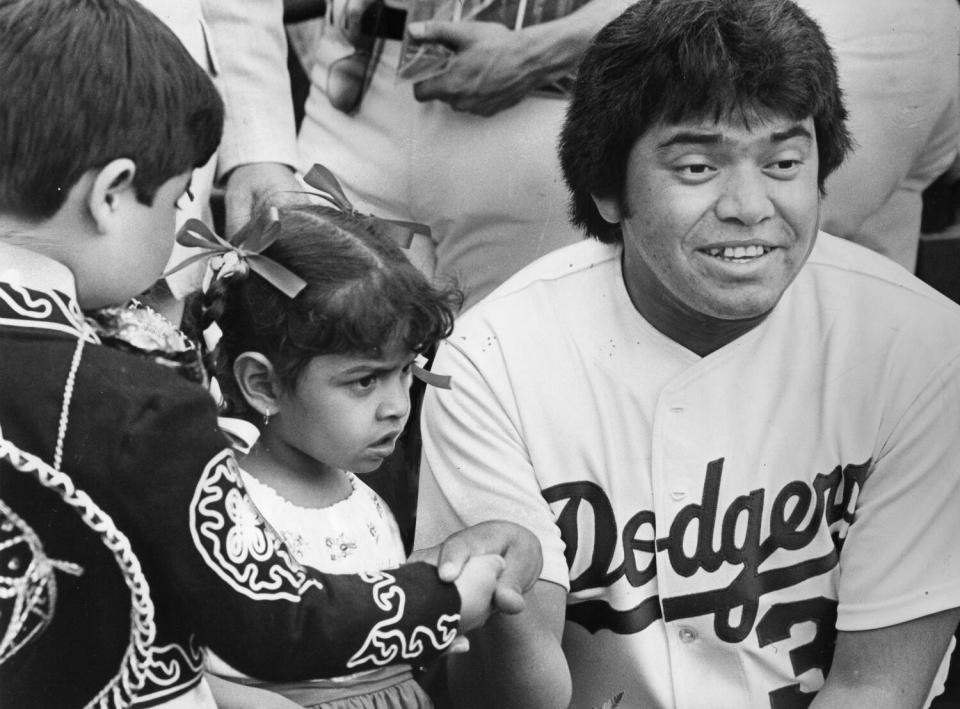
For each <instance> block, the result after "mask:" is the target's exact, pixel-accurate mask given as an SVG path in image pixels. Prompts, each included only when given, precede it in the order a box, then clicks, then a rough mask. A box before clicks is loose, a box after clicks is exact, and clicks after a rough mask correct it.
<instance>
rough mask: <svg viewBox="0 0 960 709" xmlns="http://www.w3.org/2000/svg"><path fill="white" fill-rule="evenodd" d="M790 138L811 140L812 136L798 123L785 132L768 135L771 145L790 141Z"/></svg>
mask: <svg viewBox="0 0 960 709" xmlns="http://www.w3.org/2000/svg"><path fill="white" fill-rule="evenodd" d="M791 138H806V139H807V140H813V136H812V135H811V134H810V131H808V130H807V129H806V127H805V126H802V125H800V124H799V123H798V124H797V125H795V126H790V127H789V128H787V129H786V130H782V131H777V132H775V133H771V134H770V142H771V143H782V142H783V141H785V140H790V139H791Z"/></svg>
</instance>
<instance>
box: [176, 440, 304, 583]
mask: <svg viewBox="0 0 960 709" xmlns="http://www.w3.org/2000/svg"><path fill="white" fill-rule="evenodd" d="M190 533H191V534H192V535H193V543H194V545H195V546H196V548H197V550H198V551H199V552H200V554H201V556H203V558H204V560H205V561H206V563H207V566H209V567H210V569H212V570H213V571H214V572H215V573H216V574H217V575H218V576H220V578H222V579H223V580H224V581H226V582H227V583H228V584H229V585H230V586H231V587H232V588H233V589H234V590H235V591H237V592H238V593H242V594H243V595H245V596H247V597H248V598H252V599H255V600H287V601H292V602H298V601H300V599H301V596H302V594H303V593H304V592H305V591H306V590H308V589H309V588H311V587H315V588H322V587H323V584H321V583H320V581H318V580H317V579H314V578H311V577H310V576H309V575H308V574H307V572H306V570H305V569H304V567H303V566H301V565H300V564H299V563H298V562H297V560H296V559H295V558H294V556H293V555H292V554H291V553H290V551H289V550H288V549H287V547H286V546H285V545H284V544H283V541H282V539H281V538H280V536H279V535H278V534H277V533H276V532H275V531H274V529H273V528H272V527H271V526H270V525H269V524H267V523H266V522H265V521H264V519H263V517H262V516H261V515H260V513H259V512H258V511H257V508H256V507H255V506H254V504H253V501H252V500H251V499H250V496H249V495H248V494H247V492H246V490H245V488H244V487H243V483H242V482H241V478H240V469H239V468H238V467H237V461H236V459H235V458H234V457H233V453H232V451H230V450H224V451H222V452H220V453H219V454H218V455H216V456H215V457H214V458H213V459H212V460H211V461H210V462H209V463H207V467H206V468H204V471H203V475H202V476H201V477H200V480H199V482H198V483H197V487H196V490H195V491H194V495H193V500H192V501H191V504H190ZM277 560H280V562H281V563H277Z"/></svg>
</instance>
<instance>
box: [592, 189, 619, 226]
mask: <svg viewBox="0 0 960 709" xmlns="http://www.w3.org/2000/svg"><path fill="white" fill-rule="evenodd" d="M590 197H591V198H592V199H593V203H594V204H595V205H597V211H598V212H600V216H601V217H603V219H604V221H608V222H610V223H611V224H619V223H620V222H621V221H622V220H623V213H622V212H621V210H620V200H619V199H617V198H616V197H598V196H597V195H595V194H592V195H590Z"/></svg>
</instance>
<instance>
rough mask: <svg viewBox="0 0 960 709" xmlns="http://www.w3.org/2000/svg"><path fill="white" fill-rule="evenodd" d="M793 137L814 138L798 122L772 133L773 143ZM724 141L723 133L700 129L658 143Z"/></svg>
mask: <svg viewBox="0 0 960 709" xmlns="http://www.w3.org/2000/svg"><path fill="white" fill-rule="evenodd" d="M791 138H806V139H808V140H813V135H812V134H811V133H810V131H809V130H807V129H806V127H804V126H803V125H801V124H799V123H797V124H796V125H793V126H790V127H789V128H787V129H786V130H782V131H775V132H773V133H771V134H770V142H771V143H782V142H784V141H786V140H790V139H791ZM722 142H723V134H722V133H706V132H700V131H681V132H679V133H674V134H673V135H672V136H670V137H669V138H668V139H667V140H665V141H663V142H662V143H660V144H659V145H657V150H666V149H667V148H670V147H672V146H674V145H719V144H720V143H722Z"/></svg>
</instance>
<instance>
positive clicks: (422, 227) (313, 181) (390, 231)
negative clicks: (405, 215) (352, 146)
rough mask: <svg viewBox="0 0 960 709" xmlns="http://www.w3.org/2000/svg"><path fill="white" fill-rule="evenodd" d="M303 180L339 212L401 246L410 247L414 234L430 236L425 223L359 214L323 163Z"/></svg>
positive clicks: (312, 168) (315, 166)
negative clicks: (363, 223) (360, 220)
mask: <svg viewBox="0 0 960 709" xmlns="http://www.w3.org/2000/svg"><path fill="white" fill-rule="evenodd" d="M303 181H304V182H306V183H307V184H308V185H310V186H311V187H312V188H313V189H315V190H316V191H317V192H318V193H319V194H318V196H319V197H322V198H323V199H325V200H326V201H327V202H329V203H330V204H332V205H334V206H335V207H336V208H337V209H339V210H340V211H341V212H346V213H347V214H352V215H353V216H355V217H357V218H359V219H363V220H364V221H366V222H367V224H368V225H369V226H370V227H371V228H372V229H373V230H374V231H375V232H377V233H378V234H380V235H381V236H386V237H388V238H390V239H392V240H393V241H394V242H396V243H397V244H399V245H400V247H401V248H404V249H408V248H410V242H411V241H413V235H414V234H423V235H424V236H427V237H429V236H430V227H428V226H427V225H426V224H420V223H419V222H405V221H401V220H399V219H384V218H383V217H378V216H375V215H373V214H361V213H360V212H358V211H357V210H356V209H355V208H354V206H353V204H352V203H351V202H350V200H349V199H347V196H346V195H345V194H344V192H343V188H342V187H341V186H340V182H339V181H338V180H337V178H336V177H334V176H333V173H332V172H330V171H329V170H328V169H327V168H325V167H324V166H323V165H320V164H317V163H315V164H314V166H313V167H311V168H310V171H309V172H308V173H307V174H306V175H304V176H303Z"/></svg>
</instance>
